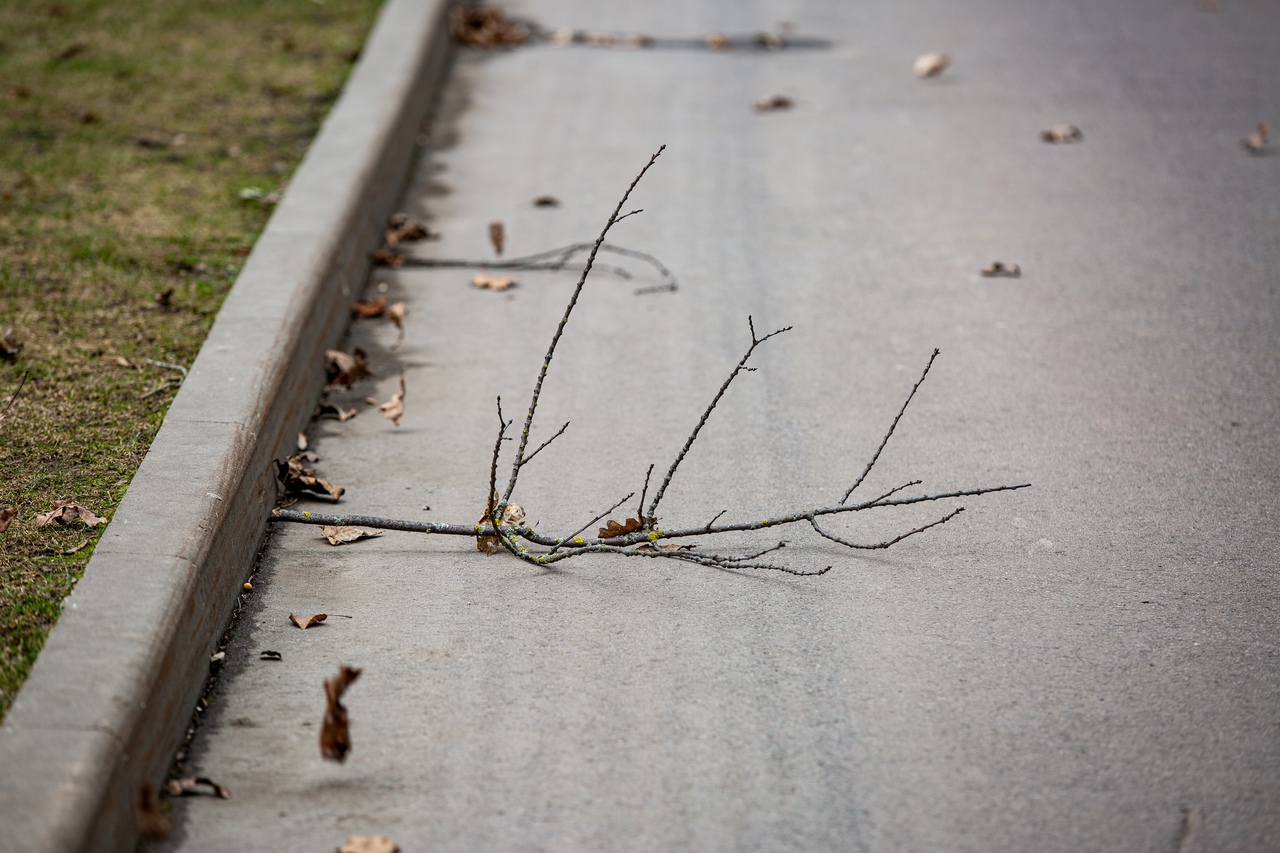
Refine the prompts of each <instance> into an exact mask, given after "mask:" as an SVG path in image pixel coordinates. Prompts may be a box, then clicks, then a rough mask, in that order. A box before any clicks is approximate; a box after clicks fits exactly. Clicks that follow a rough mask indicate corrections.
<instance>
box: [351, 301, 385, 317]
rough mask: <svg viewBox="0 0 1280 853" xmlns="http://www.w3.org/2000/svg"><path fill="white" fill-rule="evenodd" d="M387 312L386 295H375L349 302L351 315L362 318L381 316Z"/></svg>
mask: <svg viewBox="0 0 1280 853" xmlns="http://www.w3.org/2000/svg"><path fill="white" fill-rule="evenodd" d="M386 312H387V297H385V296H375V297H374V298H373V299H369V300H362V301H360V302H352V303H351V316H353V317H359V318H360V319H362V320H370V319H372V318H374V317H381V316H382V315H383V314H385V313H386Z"/></svg>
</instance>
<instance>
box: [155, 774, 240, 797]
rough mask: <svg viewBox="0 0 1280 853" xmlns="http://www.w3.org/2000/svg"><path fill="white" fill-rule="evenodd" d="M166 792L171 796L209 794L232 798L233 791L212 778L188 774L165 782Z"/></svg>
mask: <svg viewBox="0 0 1280 853" xmlns="http://www.w3.org/2000/svg"><path fill="white" fill-rule="evenodd" d="M164 790H165V793H166V794H168V795H169V796H171V797H194V796H201V795H203V796H208V797H217V798H218V799H220V800H229V799H231V792H230V791H228V790H227V789H226V788H224V787H222V786H221V785H219V784H218V783H217V782H215V781H213V780H212V779H209V778H206V777H204V776H188V777H186V778H184V779H170V780H169V781H168V782H166V783H165V786H164Z"/></svg>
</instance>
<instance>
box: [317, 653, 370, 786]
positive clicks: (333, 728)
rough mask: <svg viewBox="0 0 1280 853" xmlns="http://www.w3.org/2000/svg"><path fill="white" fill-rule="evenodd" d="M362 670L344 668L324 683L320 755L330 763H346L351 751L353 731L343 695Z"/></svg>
mask: <svg viewBox="0 0 1280 853" xmlns="http://www.w3.org/2000/svg"><path fill="white" fill-rule="evenodd" d="M360 672H361V671H360V670H358V669H352V668H351V667H349V666H344V667H342V668H341V669H339V670H338V674H337V675H335V676H334V677H333V678H330V679H328V680H327V681H325V683H324V696H325V709H324V725H323V726H322V727H321V729H320V754H321V755H322V756H324V757H325V758H327V759H329V760H330V761H338V762H342V761H346V760H347V753H348V752H350V751H351V729H350V725H349V723H348V720H347V709H346V708H345V707H343V705H342V694H343V693H346V692H347V688H348V687H350V686H351V684H352V683H353V682H354V681H355V680H356V679H357V678H359V677H360Z"/></svg>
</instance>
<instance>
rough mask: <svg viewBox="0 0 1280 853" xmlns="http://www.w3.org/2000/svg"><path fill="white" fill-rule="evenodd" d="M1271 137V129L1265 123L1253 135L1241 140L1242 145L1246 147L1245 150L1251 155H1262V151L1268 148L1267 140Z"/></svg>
mask: <svg viewBox="0 0 1280 853" xmlns="http://www.w3.org/2000/svg"><path fill="white" fill-rule="evenodd" d="M1270 137H1271V127H1270V126H1269V125H1268V124H1267V123H1266V122H1265V121H1264V122H1262V123H1261V124H1259V125H1258V129H1257V130H1255V131H1254V132H1253V133H1251V134H1249V135H1248V136H1246V137H1245V138H1244V139H1241V140H1240V144H1241V145H1242V146H1244V150H1245V151H1248V152H1249V153H1250V154H1261V153H1262V150H1263V149H1264V148H1266V146H1267V140H1268V139H1269V138H1270Z"/></svg>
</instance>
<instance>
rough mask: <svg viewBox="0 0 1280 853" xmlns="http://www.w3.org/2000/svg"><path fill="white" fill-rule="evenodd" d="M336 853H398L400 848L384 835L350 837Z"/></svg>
mask: <svg viewBox="0 0 1280 853" xmlns="http://www.w3.org/2000/svg"><path fill="white" fill-rule="evenodd" d="M338 853H400V846H399V845H398V844H396V843H395V842H394V841H392V840H391V839H390V838H387V837H386V836H385V835H352V836H350V837H349V838H347V842H346V843H345V844H343V845H342V846H341V847H339V848H338Z"/></svg>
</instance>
